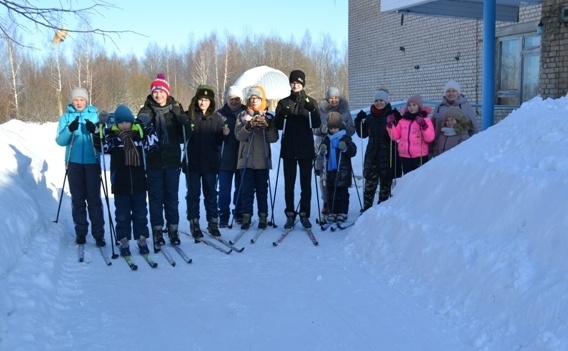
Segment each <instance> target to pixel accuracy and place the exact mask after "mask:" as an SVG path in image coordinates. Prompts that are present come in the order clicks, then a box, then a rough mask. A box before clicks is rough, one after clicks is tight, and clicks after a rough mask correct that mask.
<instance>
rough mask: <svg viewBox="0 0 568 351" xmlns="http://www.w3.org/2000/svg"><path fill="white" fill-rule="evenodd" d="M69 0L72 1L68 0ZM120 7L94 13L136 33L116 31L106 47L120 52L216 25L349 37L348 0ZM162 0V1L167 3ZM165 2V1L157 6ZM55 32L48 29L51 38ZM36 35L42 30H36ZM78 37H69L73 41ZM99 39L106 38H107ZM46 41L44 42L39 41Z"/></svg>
mask: <svg viewBox="0 0 568 351" xmlns="http://www.w3.org/2000/svg"><path fill="white" fill-rule="evenodd" d="M38 3H39V4H38V6H46V7H47V6H57V4H58V2H55V1H52V0H50V1H41V2H39V1H38ZM63 3H64V4H67V2H65V1H63ZM70 3H71V4H72V6H73V7H77V6H81V7H86V6H88V5H89V4H90V2H80V3H79V5H77V3H76V2H74V1H71V2H70ZM118 3H119V5H117V7H119V8H120V9H111V10H108V11H106V10H105V11H101V14H102V15H103V16H104V17H102V16H98V17H96V18H95V17H94V16H93V17H92V18H91V20H92V26H93V27H95V28H101V29H105V30H117V31H118V30H131V31H134V32H137V33H140V34H143V35H145V36H146V37H142V36H138V35H134V34H129V33H126V34H121V36H120V37H113V40H114V41H115V43H116V44H117V46H118V49H117V48H116V46H115V45H114V44H113V43H112V42H109V41H108V40H107V43H105V48H106V49H107V51H111V50H112V51H114V52H117V53H118V54H119V55H124V54H130V52H133V53H134V54H135V55H142V54H144V51H145V49H146V47H147V46H148V44H150V43H157V44H158V45H159V46H166V45H168V46H170V47H172V46H175V47H179V48H180V49H182V48H183V47H184V45H185V44H186V43H187V42H188V41H189V38H190V36H191V35H193V37H194V38H195V39H196V40H198V39H201V38H203V37H205V36H207V35H208V34H210V33H212V32H214V31H216V32H217V34H218V35H220V36H221V37H224V36H225V35H226V34H227V33H231V34H234V35H237V38H238V36H239V35H244V34H247V33H248V34H251V35H261V34H264V35H270V34H276V35H277V36H279V37H280V38H282V39H285V40H288V39H290V38H293V39H294V40H296V41H300V40H301V38H302V37H303V36H304V34H305V33H306V31H309V32H310V34H311V36H312V39H313V40H314V41H317V40H318V38H320V37H321V35H322V34H324V33H329V34H330V35H331V36H332V38H334V39H335V40H336V42H337V45H338V48H339V49H342V48H343V46H344V44H346V43H347V12H348V0H324V1H306V0H287V1H286V2H284V3H282V2H276V1H263V2H249V1H246V2H245V1H242V2H239V1H191V0H190V1H188V0H168V1H161V2H160V1H157V2H146V1H134V0H128V1H121V2H118ZM162 4H163V5H162ZM157 5H160V6H157ZM66 24H67V26H68V27H77V20H76V19H75V18H73V17H69V18H67V19H66ZM51 35H52V34H51V33H46V36H49V37H50V39H51ZM36 37H37V36H36ZM72 40H73V38H72V37H70V38H68V41H72ZM98 41H101V42H102V38H99V39H98ZM40 46H41V45H40Z"/></svg>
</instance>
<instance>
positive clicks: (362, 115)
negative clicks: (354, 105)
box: [355, 110, 367, 123]
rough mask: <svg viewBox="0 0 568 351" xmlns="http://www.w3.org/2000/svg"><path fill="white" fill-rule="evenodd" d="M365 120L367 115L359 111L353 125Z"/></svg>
mask: <svg viewBox="0 0 568 351" xmlns="http://www.w3.org/2000/svg"><path fill="white" fill-rule="evenodd" d="M365 118H367V114H366V113H365V111H363V110H361V111H359V113H358V114H357V117H355V123H361V122H363V120H364V119H365Z"/></svg>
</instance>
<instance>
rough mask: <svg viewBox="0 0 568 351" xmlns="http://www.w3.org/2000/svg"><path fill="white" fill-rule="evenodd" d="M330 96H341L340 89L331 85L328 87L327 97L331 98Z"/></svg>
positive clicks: (327, 98)
mask: <svg viewBox="0 0 568 351" xmlns="http://www.w3.org/2000/svg"><path fill="white" fill-rule="evenodd" d="M330 97H341V93H340V92H339V89H338V88H336V87H331V88H329V89H327V92H326V93H325V99H326V100H329V98H330Z"/></svg>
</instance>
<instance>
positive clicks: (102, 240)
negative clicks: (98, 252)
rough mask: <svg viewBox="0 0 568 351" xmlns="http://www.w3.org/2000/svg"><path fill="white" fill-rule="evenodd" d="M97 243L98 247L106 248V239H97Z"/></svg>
mask: <svg viewBox="0 0 568 351" xmlns="http://www.w3.org/2000/svg"><path fill="white" fill-rule="evenodd" d="M95 243H96V244H97V246H98V247H105V246H106V244H107V243H106V241H105V238H103V237H101V238H95Z"/></svg>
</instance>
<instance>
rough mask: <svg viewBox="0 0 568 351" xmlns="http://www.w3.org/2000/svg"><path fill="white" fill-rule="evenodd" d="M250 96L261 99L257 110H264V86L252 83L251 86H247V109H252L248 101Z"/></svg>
mask: <svg viewBox="0 0 568 351" xmlns="http://www.w3.org/2000/svg"><path fill="white" fill-rule="evenodd" d="M252 96H258V97H259V98H261V100H262V102H261V103H260V106H259V107H258V108H257V110H258V111H266V93H265V92H264V88H263V87H261V86H260V85H253V86H252V87H250V88H249V90H248V92H247V108H248V109H249V110H254V109H253V107H252V106H251V103H250V98H251V97H252Z"/></svg>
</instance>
